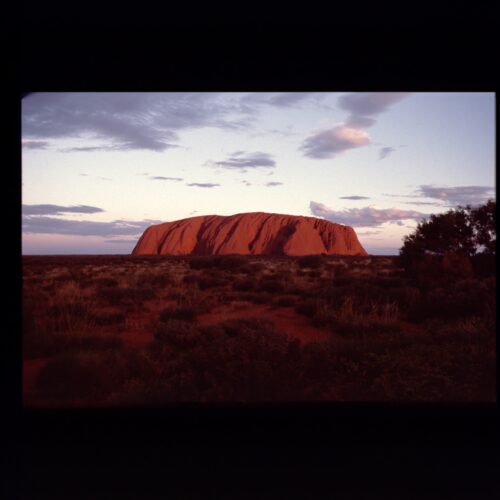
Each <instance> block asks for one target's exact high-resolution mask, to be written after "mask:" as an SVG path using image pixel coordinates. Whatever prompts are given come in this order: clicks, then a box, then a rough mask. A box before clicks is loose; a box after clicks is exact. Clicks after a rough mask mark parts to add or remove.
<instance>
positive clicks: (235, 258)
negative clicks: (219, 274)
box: [214, 255, 247, 271]
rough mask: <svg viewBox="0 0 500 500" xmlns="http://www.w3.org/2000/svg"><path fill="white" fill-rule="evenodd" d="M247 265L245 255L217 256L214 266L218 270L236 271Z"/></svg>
mask: <svg viewBox="0 0 500 500" xmlns="http://www.w3.org/2000/svg"><path fill="white" fill-rule="evenodd" d="M246 264H247V259H246V258H245V257H244V256H243V255H217V256H215V257H214V265H215V267H217V268H218V269H224V270H228V271H235V270H239V269H241V268H242V267H243V266H245V265H246Z"/></svg>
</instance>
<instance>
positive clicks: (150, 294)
mask: <svg viewBox="0 0 500 500" xmlns="http://www.w3.org/2000/svg"><path fill="white" fill-rule="evenodd" d="M96 296H97V297H98V298H99V299H104V300H107V301H108V302H109V303H110V304H112V305H124V304H134V303H137V302H143V301H144V300H150V299H152V298H154V296H155V292H154V290H153V289H152V288H148V287H128V288H99V289H98V290H97V294H96Z"/></svg>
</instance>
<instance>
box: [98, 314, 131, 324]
mask: <svg viewBox="0 0 500 500" xmlns="http://www.w3.org/2000/svg"><path fill="white" fill-rule="evenodd" d="M92 319H93V321H94V323H95V324H96V325H98V326H108V325H116V324H120V323H124V322H125V314H123V313H121V312H114V313H107V314H94V315H93V316H92Z"/></svg>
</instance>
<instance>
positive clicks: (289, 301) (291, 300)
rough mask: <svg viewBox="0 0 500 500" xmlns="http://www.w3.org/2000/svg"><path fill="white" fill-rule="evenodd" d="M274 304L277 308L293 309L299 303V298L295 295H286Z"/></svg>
mask: <svg viewBox="0 0 500 500" xmlns="http://www.w3.org/2000/svg"><path fill="white" fill-rule="evenodd" d="M272 303H273V305H274V306H277V307H291V306H294V305H295V304H296V303H297V298H296V297H294V296H293V295H291V296H290V295H284V296H282V297H276V298H275V299H274V300H273V302H272Z"/></svg>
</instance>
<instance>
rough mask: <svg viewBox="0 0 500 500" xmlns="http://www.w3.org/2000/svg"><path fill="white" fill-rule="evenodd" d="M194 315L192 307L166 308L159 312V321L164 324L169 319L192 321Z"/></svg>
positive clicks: (194, 311) (194, 310)
mask: <svg viewBox="0 0 500 500" xmlns="http://www.w3.org/2000/svg"><path fill="white" fill-rule="evenodd" d="M196 314H197V312H196V309H195V308H194V307H186V306H185V307H166V308H165V309H163V310H162V311H161V312H160V321H162V322H166V321H168V320H171V319H176V320H181V321H193V320H194V319H195V318H196Z"/></svg>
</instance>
